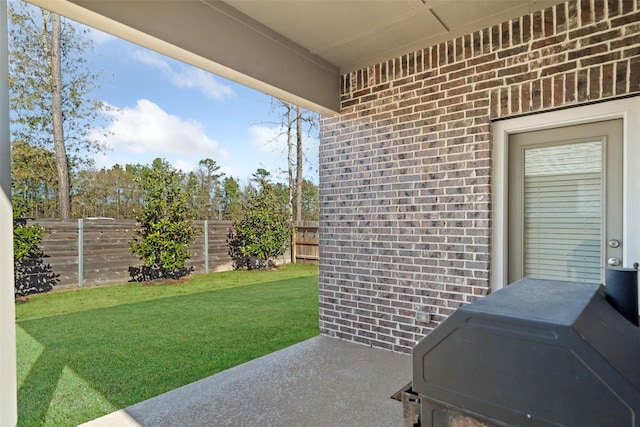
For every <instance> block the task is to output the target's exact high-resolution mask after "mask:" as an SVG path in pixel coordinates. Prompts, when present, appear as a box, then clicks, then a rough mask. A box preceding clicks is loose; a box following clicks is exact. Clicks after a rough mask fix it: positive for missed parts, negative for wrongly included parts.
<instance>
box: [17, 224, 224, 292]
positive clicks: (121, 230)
mask: <svg viewBox="0 0 640 427" xmlns="http://www.w3.org/2000/svg"><path fill="white" fill-rule="evenodd" d="M33 222H37V223H38V224H40V225H41V226H42V227H43V228H44V229H45V230H46V234H45V236H44V239H43V240H42V243H41V245H40V247H41V249H42V251H43V252H44V258H43V263H44V264H45V265H47V267H48V268H49V270H50V271H51V272H52V273H53V274H55V276H56V278H57V283H54V286H55V288H56V289H64V288H72V287H82V286H94V285H104V284H114V283H124V282H127V281H129V280H130V279H131V276H130V275H129V267H139V266H141V265H142V262H141V261H140V260H139V259H138V258H137V257H136V256H135V255H132V254H131V253H130V252H129V242H130V241H131V240H132V239H133V236H134V233H133V231H134V230H135V229H136V228H137V227H138V224H137V222H136V221H134V220H113V219H84V220H82V219H81V220H70V221H62V220H55V219H38V220H36V221H29V223H33ZM194 225H195V226H196V229H197V230H199V232H198V235H197V238H196V240H195V241H194V242H193V244H192V245H191V247H190V250H191V259H190V260H189V261H188V262H187V265H186V266H187V268H190V267H193V271H194V273H206V272H213V271H225V270H231V269H232V260H231V257H230V256H229V253H228V246H227V234H228V233H229V229H230V228H231V221H194ZM205 230H206V231H207V233H206V234H205ZM205 236H206V237H207V238H205ZM205 254H208V256H205Z"/></svg>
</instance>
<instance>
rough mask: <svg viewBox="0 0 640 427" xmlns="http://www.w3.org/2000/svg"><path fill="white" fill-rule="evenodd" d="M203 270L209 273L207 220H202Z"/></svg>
mask: <svg viewBox="0 0 640 427" xmlns="http://www.w3.org/2000/svg"><path fill="white" fill-rule="evenodd" d="M204 272H205V273H209V220H207V219H205V220H204Z"/></svg>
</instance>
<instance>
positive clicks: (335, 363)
mask: <svg viewBox="0 0 640 427" xmlns="http://www.w3.org/2000/svg"><path fill="white" fill-rule="evenodd" d="M410 380H411V358H410V357H409V356H408V355H403V354H398V353H392V352H389V351H385V350H379V349H373V348H370V347H367V346H364V345H359V344H353V343H350V342H344V341H340V340H337V339H333V338H328V337H323V336H319V337H315V338H312V339H310V340H308V341H304V342H302V343H299V344H296V345H294V346H291V347H288V348H285V349H283V350H280V351H277V352H275V353H272V354H269V355H266V356H264V357H261V358H259V359H256V360H253V361H251V362H248V363H245V364H243V365H240V366H236V367H234V368H231V369H228V370H226V371H223V372H220V373H218V374H216V375H213V376H211V377H208V378H205V379H203V380H200V381H197V382H195V383H192V384H188V385H186V386H184V387H181V388H179V389H176V390H172V391H170V392H168V393H165V394H162V395H160V396H157V397H154V398H152V399H149V400H146V401H144V402H141V403H138V404H136V405H133V406H131V407H129V408H126V409H123V410H120V411H118V412H114V413H112V414H109V415H106V416H104V417H102V418H98V419H97V420H93V421H90V422H88V423H85V424H83V426H84V427H107V426H108V427H113V426H119V427H120V426H122V427H137V426H144V427H147V426H149V427H151V426H153V427H163V426H172V427H173V426H189V427H197V426H216V427H217V426H322V427H329V426H342V427H349V426H369V427H375V426H381V427H393V426H401V425H402V403H401V402H398V401H396V400H393V399H391V395H393V394H394V393H395V392H396V391H398V390H399V389H401V388H402V387H403V386H405V385H406V384H407V383H408V382H409V381H410Z"/></svg>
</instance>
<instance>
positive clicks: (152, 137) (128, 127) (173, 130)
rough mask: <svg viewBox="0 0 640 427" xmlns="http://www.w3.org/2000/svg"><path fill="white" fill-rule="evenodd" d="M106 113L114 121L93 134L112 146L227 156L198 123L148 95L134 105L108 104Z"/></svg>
mask: <svg viewBox="0 0 640 427" xmlns="http://www.w3.org/2000/svg"><path fill="white" fill-rule="evenodd" d="M105 114H107V115H108V116H111V118H112V119H113V121H112V122H111V124H110V125H109V126H108V127H107V128H106V129H100V128H98V129H94V132H93V135H92V136H93V137H94V138H95V139H97V140H98V141H100V142H103V143H104V144H105V145H106V146H107V147H109V148H111V149H113V150H122V151H126V152H129V153H134V154H143V153H147V152H161V153H164V154H174V155H183V156H198V157H200V158H205V157H212V158H215V159H223V160H224V159H228V157H229V154H228V153H227V151H225V150H223V149H221V148H220V147H219V146H218V143H217V142H216V141H214V140H212V139H211V138H209V137H208V136H207V135H206V134H205V132H204V128H203V126H202V124H201V123H199V122H197V121H195V120H183V119H181V118H179V117H177V116H174V115H171V114H169V113H167V112H166V111H164V110H163V109H162V108H160V107H159V106H158V105H156V104H154V103H153V102H151V101H149V100H147V99H141V100H139V101H138V102H137V104H136V106H135V107H126V108H122V109H118V108H115V107H110V109H108V110H107V111H105ZM105 134H106V136H105Z"/></svg>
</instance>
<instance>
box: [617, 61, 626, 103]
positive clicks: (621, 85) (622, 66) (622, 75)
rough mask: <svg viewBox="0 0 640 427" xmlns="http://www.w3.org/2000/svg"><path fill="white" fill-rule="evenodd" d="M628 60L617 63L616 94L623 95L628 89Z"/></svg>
mask: <svg viewBox="0 0 640 427" xmlns="http://www.w3.org/2000/svg"><path fill="white" fill-rule="evenodd" d="M627 70H628V63H627V61H620V62H618V63H616V95H622V94H624V93H626V90H627Z"/></svg>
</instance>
